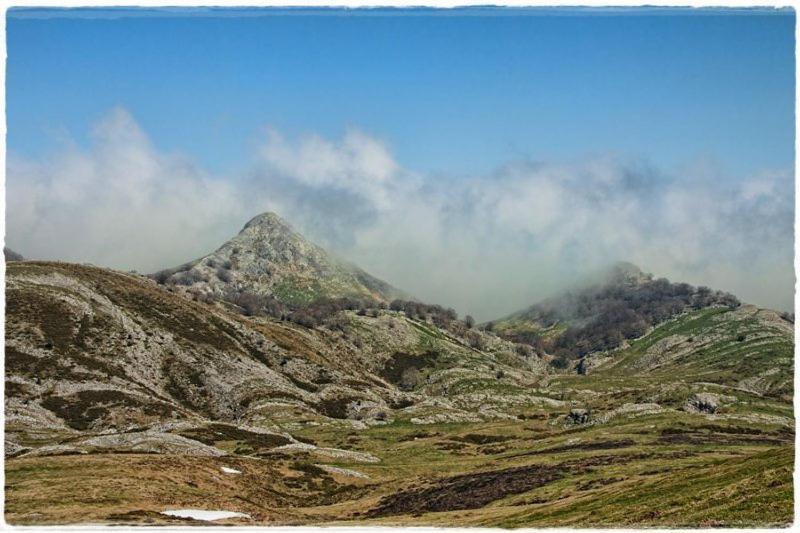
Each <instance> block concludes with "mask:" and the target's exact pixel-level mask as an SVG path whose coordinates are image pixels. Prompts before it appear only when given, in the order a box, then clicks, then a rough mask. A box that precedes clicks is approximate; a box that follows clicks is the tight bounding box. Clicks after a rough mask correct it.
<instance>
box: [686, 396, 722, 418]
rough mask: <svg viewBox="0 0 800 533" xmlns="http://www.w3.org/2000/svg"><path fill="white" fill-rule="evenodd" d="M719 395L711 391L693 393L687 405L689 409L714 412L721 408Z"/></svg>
mask: <svg viewBox="0 0 800 533" xmlns="http://www.w3.org/2000/svg"><path fill="white" fill-rule="evenodd" d="M719 405H720V401H719V395H717V394H713V393H711V392H699V393H697V394H693V395H692V396H691V397H690V398H689V399H688V400H687V401H686V406H687V408H688V409H689V410H692V411H696V412H699V413H708V414H714V413H716V412H717V409H719Z"/></svg>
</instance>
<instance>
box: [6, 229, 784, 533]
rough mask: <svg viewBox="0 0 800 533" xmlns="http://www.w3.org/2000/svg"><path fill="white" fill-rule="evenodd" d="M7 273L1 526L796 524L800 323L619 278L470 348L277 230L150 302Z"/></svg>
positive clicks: (145, 283) (165, 279)
mask: <svg viewBox="0 0 800 533" xmlns="http://www.w3.org/2000/svg"><path fill="white" fill-rule="evenodd" d="M6 268H7V270H6V275H7V278H6V317H5V318H6V338H5V350H6V352H5V357H6V359H5V368H6V375H5V414H6V419H5V420H6V421H5V439H6V440H5V454H6V463H5V475H6V507H5V509H6V511H5V512H6V514H5V517H6V520H7V521H9V522H10V523H12V524H28V525H31V524H77V523H104V524H139V525H141V524H173V525H174V524H201V523H207V522H204V520H208V519H210V518H209V517H214V518H215V519H216V518H218V519H219V520H217V521H215V523H219V524H239V525H290V524H291V525H299V524H326V525H327V524H337V525H384V526H386V525H433V526H452V525H462V526H468V525H473V526H495V527H545V526H548V527H550V526H562V527H575V526H583V527H587V526H598V527H599V526H602V527H611V526H615V527H655V526H659V527H698V526H730V527H751V526H760V527H764V526H785V525H787V524H789V523H790V522H791V521H792V519H793V518H792V517H793V503H792V502H793V486H792V472H793V461H794V431H795V425H794V424H795V423H794V414H793V406H792V402H793V394H794V392H793V380H792V377H793V353H794V335H793V331H794V324H793V321H794V317H793V316H792V315H789V314H786V313H777V312H774V311H771V310H767V309H761V308H758V307H755V306H752V305H747V304H742V303H741V302H739V300H738V299H736V298H735V297H733V296H731V295H729V294H725V293H721V292H717V291H714V290H712V289H708V288H705V287H692V286H690V285H687V284H683V283H674V282H670V281H667V280H665V279H659V278H656V277H654V276H651V275H648V274H644V273H642V272H641V271H639V270H638V269H636V268H635V267H633V266H632V265H626V266H624V267H621V268H615V269H613V270H612V272H611V275H609V276H600V277H597V278H594V279H593V280H592V281H591V282H585V283H582V284H580V285H579V286H577V288H575V289H573V290H571V291H567V292H565V293H563V294H561V295H558V296H555V297H553V298H551V299H549V300H546V301H544V302H540V303H538V304H535V305H533V306H531V307H530V308H528V309H526V310H524V311H521V312H519V313H515V314H514V315H511V316H510V317H507V318H504V319H498V320H495V321H493V322H490V323H487V324H484V325H481V326H475V325H474V324H473V323H472V321H471V320H462V319H459V317H458V316H457V315H456V313H455V312H454V311H452V310H449V309H445V308H443V307H441V306H437V305H429V304H424V303H421V302H419V301H415V300H409V299H402V297H400V298H398V294H399V293H398V291H396V290H395V289H393V288H392V287H391V286H390V285H388V284H386V283H384V282H381V281H379V280H377V279H375V278H373V277H371V276H369V275H368V274H366V273H364V272H363V271H361V270H360V269H358V268H357V267H354V266H351V265H348V264H347V263H346V262H343V261H340V260H337V259H334V258H333V257H332V256H331V255H329V254H327V253H326V252H325V251H324V250H323V249H321V248H320V247H318V246H316V245H313V244H311V243H310V242H308V241H307V240H306V239H304V238H303V237H302V236H301V235H300V234H298V233H297V232H295V231H294V230H292V229H291V227H289V225H288V224H286V223H285V222H283V221H282V220H281V219H280V218H278V217H277V216H275V215H272V214H265V215H260V216H258V217H256V218H254V219H253V220H251V221H250V222H249V223H248V224H247V225H246V226H245V227H244V228H243V229H242V231H241V232H240V233H239V234H238V235H237V236H236V237H234V238H233V239H231V240H230V241H229V242H227V243H225V244H224V245H223V246H221V247H220V248H219V249H218V250H217V251H215V252H214V253H212V254H210V255H208V256H205V257H203V258H201V259H198V260H196V261H193V262H191V263H187V264H186V265H184V266H182V267H179V268H177V269H170V270H168V271H164V272H161V273H158V274H155V275H153V276H150V277H147V276H140V275H137V274H133V273H125V272H118V271H114V270H109V269H103V268H97V267H93V266H85V265H76V264H69V263H58V262H38V261H15V262H10V263H8V264H7V267H6ZM243 294H245V295H256V296H260V297H262V298H266V297H269V298H272V299H274V300H275V301H276V302H278V303H279V304H280V309H279V312H275V311H274V309H273V308H272V307H270V306H266V305H256V306H247V305H245V304H247V302H248V301H250V300H248V299H247V298H245V297H243V296H242V295H243ZM192 510H199V511H198V512H193V511H192ZM190 511H192V512H190Z"/></svg>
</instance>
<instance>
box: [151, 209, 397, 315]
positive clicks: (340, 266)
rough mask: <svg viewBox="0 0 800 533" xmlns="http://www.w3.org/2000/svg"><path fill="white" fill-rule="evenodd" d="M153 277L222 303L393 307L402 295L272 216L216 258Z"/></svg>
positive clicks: (259, 221)
mask: <svg viewBox="0 0 800 533" xmlns="http://www.w3.org/2000/svg"><path fill="white" fill-rule="evenodd" d="M151 277H153V279H156V280H157V281H158V282H159V283H163V284H167V285H180V286H185V287H189V288H191V290H192V291H194V292H196V293H199V294H209V295H214V296H216V297H220V298H231V297H236V296H237V295H241V294H255V295H261V296H265V295H270V296H274V297H275V298H277V300H278V301H280V302H281V303H283V304H285V305H289V306H302V305H306V304H309V303H311V302H313V301H315V300H318V299H320V298H338V297H367V298H373V299H376V300H381V301H389V300H391V299H393V298H396V297H398V296H401V295H402V293H401V292H400V291H398V290H397V289H395V288H394V287H392V286H391V285H389V284H388V283H386V282H385V281H382V280H380V279H377V278H375V277H373V276H371V275H369V274H368V273H366V272H364V271H363V270H361V269H359V268H358V267H356V266H354V265H350V264H348V263H346V262H344V261H342V260H339V259H337V258H334V257H333V256H331V255H330V254H329V253H328V252H326V251H325V250H323V249H322V248H321V247H319V246H317V245H316V244H313V243H311V242H309V241H308V240H307V239H306V238H305V237H303V236H302V235H300V234H299V233H298V232H296V231H295V230H294V229H293V228H292V227H291V226H290V225H289V224H288V223H286V222H285V221H284V220H283V219H281V218H280V217H279V216H278V215H276V214H274V213H264V214H261V215H258V216H257V217H255V218H253V219H252V220H250V221H249V222H248V223H247V224H245V226H244V228H242V230H241V231H240V232H239V234H238V235H236V236H235V237H234V238H232V239H231V240H229V241H228V242H226V243H225V244H223V245H222V246H220V247H219V249H217V250H216V251H215V252H213V253H211V254H209V255H207V256H205V257H202V258H200V259H197V260H195V261H191V262H189V263H186V264H184V265H181V266H179V267H175V268H171V269H167V270H162V271H161V272H157V273H155V274H153V275H152V276H151Z"/></svg>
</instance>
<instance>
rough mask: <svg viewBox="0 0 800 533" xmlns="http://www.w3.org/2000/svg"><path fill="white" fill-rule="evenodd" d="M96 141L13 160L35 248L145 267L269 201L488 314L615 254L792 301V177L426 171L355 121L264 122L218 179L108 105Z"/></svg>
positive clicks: (190, 249) (330, 242)
mask: <svg viewBox="0 0 800 533" xmlns="http://www.w3.org/2000/svg"><path fill="white" fill-rule="evenodd" d="M92 139H93V141H92V143H91V146H90V147H89V148H86V149H82V148H79V147H77V146H67V147H64V149H63V150H62V151H61V152H59V153H57V154H53V155H52V156H51V157H49V158H48V159H46V160H40V161H26V160H22V159H19V158H14V157H9V161H8V173H7V200H6V205H7V237H6V240H7V243H8V245H9V246H10V247H11V248H13V249H15V250H18V251H19V252H21V253H22V254H23V255H25V256H26V257H31V258H49V259H62V260H67V261H77V262H91V263H95V264H99V265H107V266H111V267H114V268H122V269H137V270H139V271H144V272H149V271H154V270H157V269H159V268H162V267H165V266H173V265H176V264H179V263H182V262H184V261H187V260H189V259H193V258H196V257H198V256H201V255H203V254H205V253H208V252H209V251H211V250H213V249H215V248H216V247H217V246H219V245H220V244H221V243H222V242H224V241H225V240H227V239H228V238H229V237H230V236H232V235H233V234H235V233H236V231H238V229H239V228H240V227H241V225H243V224H244V222H246V221H247V219H249V218H250V217H251V216H253V215H254V214H257V213H259V212H262V211H266V210H273V211H276V212H277V213H279V214H280V215H282V216H283V217H284V218H286V219H287V220H288V221H290V222H291V223H292V224H293V225H294V226H295V227H296V228H297V229H298V230H300V231H302V232H304V233H305V234H306V235H307V236H309V237H310V238H312V239H314V240H316V241H317V242H319V243H320V244H322V245H324V246H326V247H328V248H329V249H330V250H332V251H334V252H335V253H337V254H338V255H340V256H342V257H345V258H347V259H349V260H351V261H353V262H355V263H357V264H359V265H360V266H362V267H363V268H365V269H366V270H368V271H370V272H372V273H373V274H375V275H377V276H380V277H382V278H384V279H386V280H387V281H389V282H391V283H393V284H395V285H396V286H398V287H400V288H402V289H405V290H406V291H408V292H410V293H412V294H414V295H416V296H417V297H419V298H421V299H423V300H426V301H430V302H436V303H441V304H444V305H448V306H453V307H455V308H456V309H457V310H458V311H459V312H460V313H471V314H473V315H475V316H476V317H478V318H479V319H491V318H496V317H497V316H500V315H503V314H505V313H508V312H510V311H513V310H516V309H518V308H521V307H525V306H527V305H529V304H531V303H533V302H534V301H535V300H538V299H540V298H542V297H545V296H548V295H550V294H552V293H553V292H555V291H557V290H559V289H560V288H562V287H564V286H566V285H569V284H570V283H573V282H575V281H576V280H577V279H579V278H580V277H581V276H583V275H586V274H587V273H589V272H592V271H595V270H597V269H599V268H602V267H603V266H604V265H607V264H608V263H611V262H614V261H618V260H627V261H631V262H633V263H635V264H637V265H639V266H640V267H642V269H644V270H646V271H651V272H653V273H654V274H656V275H658V276H665V277H669V278H671V279H675V280H681V281H687V282H690V283H693V284H706V285H709V286H712V287H714V288H719V289H724V290H729V291H731V292H734V293H735V294H737V295H739V296H740V297H741V298H742V299H743V300H745V301H750V302H753V303H757V304H760V305H765V306H769V307H773V308H778V309H790V308H791V307H792V302H793V289H794V273H793V242H794V238H793V228H792V225H793V218H794V182H793V180H794V176H793V172H792V170H791V169H788V170H765V171H764V172H762V173H760V174H759V175H756V176H753V177H751V178H750V179H747V180H744V181H737V182H734V181H732V180H730V179H726V178H725V177H724V176H720V175H715V174H714V173H713V172H709V171H708V170H707V169H703V168H700V167H698V168H696V169H688V170H686V171H685V173H683V174H682V175H681V176H667V175H664V174H662V173H660V172H658V171H657V170H656V169H653V168H651V167H649V166H647V165H646V164H643V163H641V162H639V161H631V160H625V159H620V158H614V157H596V158H591V159H586V160H581V161H573V162H569V163H536V162H529V161H516V162H510V163H508V164H507V165H505V166H503V167H502V168H499V169H498V170H497V171H495V172H494V173H493V174H491V175H488V176H484V177H479V178H469V179H467V178H442V177H435V176H428V175H422V174H419V173H416V172H414V171H413V170H411V169H408V168H405V167H404V166H402V165H401V164H400V163H399V162H397V161H396V160H395V159H394V157H393V156H392V154H391V151H390V149H389V147H387V146H386V145H385V144H384V143H382V142H381V141H380V140H378V139H375V138H372V137H370V136H368V135H366V134H364V133H363V132H360V131H358V130H351V131H349V132H347V133H346V134H345V135H344V136H343V137H342V138H341V139H337V140H331V139H324V138H321V137H319V136H307V137H302V138H295V139H286V138H284V137H283V136H282V135H281V134H280V133H279V132H276V131H268V132H267V134H266V135H265V136H264V138H263V139H262V140H261V143H260V148H259V151H258V154H257V157H256V163H255V164H254V165H253V166H251V167H250V168H248V169H246V174H245V175H243V176H237V177H236V179H229V178H230V177H228V179H226V178H224V177H220V176H212V175H209V174H207V173H206V172H204V171H203V170H202V169H200V168H198V167H197V166H195V165H193V164H192V162H191V160H189V159H188V158H186V157H182V156H180V155H175V154H167V153H163V152H161V151H159V150H158V149H157V148H156V147H154V146H153V145H152V144H151V142H150V141H149V139H148V138H147V136H146V134H145V133H144V132H143V131H142V130H141V128H140V127H139V126H138V125H137V124H136V122H135V120H134V119H133V118H132V117H131V115H130V114H129V113H128V112H126V111H125V110H122V109H117V110H114V111H113V112H111V113H110V114H109V115H108V116H107V117H106V118H105V119H104V120H103V121H102V122H101V123H99V124H97V125H96V126H95V128H94V130H93V136H92Z"/></svg>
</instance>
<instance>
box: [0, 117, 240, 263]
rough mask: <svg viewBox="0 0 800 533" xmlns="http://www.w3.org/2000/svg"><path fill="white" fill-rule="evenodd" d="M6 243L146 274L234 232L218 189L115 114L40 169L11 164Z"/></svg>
mask: <svg viewBox="0 0 800 533" xmlns="http://www.w3.org/2000/svg"><path fill="white" fill-rule="evenodd" d="M6 205H7V242H8V244H9V246H10V247H12V248H16V249H19V250H20V251H21V252H22V253H23V255H25V256H26V257H31V258H43V259H61V260H66V261H75V262H91V263H95V264H99V265H106V266H111V267H115V268H123V269H139V270H142V271H152V270H154V269H157V268H159V267H163V266H164V265H168V264H177V263H181V262H184V261H187V260H189V259H193V258H195V257H197V256H199V255H201V254H205V253H207V252H208V250H209V247H212V248H213V247H216V246H218V245H219V243H220V242H222V241H223V240H224V239H226V238H227V237H228V236H229V235H230V233H231V232H232V231H235V229H236V228H237V226H238V225H239V224H240V219H241V209H242V204H241V202H240V200H239V198H238V194H237V192H236V191H234V190H233V189H232V187H231V186H230V185H229V184H228V183H227V182H225V181H222V180H219V179H214V178H212V177H210V176H208V175H206V174H205V173H204V172H202V171H201V170H200V169H198V168H197V167H195V166H193V165H192V164H191V163H190V162H189V161H188V160H187V159H185V158H183V157H181V156H179V155H174V154H163V153H160V152H158V151H157V150H156V149H155V148H154V147H153V146H152V145H151V144H150V142H149V140H148V139H147V137H146V135H145V134H144V133H143V132H142V131H141V129H140V128H139V126H138V125H137V124H136V122H135V121H134V120H133V118H132V117H131V116H130V114H129V113H128V112H126V111H125V110H123V109H116V110H114V111H112V112H111V113H110V114H109V115H108V116H107V117H106V118H105V119H104V120H103V121H102V122H101V123H99V124H98V125H97V126H96V127H95V128H94V130H93V136H92V144H91V147H90V148H88V149H85V150H83V149H80V148H78V147H76V146H75V145H68V146H66V147H65V148H64V150H62V151H61V152H59V153H57V154H55V155H53V156H52V157H50V158H48V159H47V160H42V161H36V162H32V161H23V160H20V159H18V158H9V162H8V179H7V203H6Z"/></svg>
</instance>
